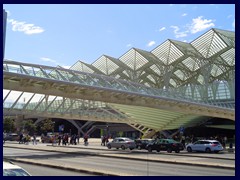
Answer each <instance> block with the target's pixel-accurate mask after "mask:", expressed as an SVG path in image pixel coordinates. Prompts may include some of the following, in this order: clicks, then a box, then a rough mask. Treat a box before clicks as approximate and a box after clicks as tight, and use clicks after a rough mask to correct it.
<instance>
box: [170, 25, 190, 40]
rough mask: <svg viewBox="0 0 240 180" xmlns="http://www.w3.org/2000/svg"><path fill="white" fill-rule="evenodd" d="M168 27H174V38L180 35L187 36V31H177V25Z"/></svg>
mask: <svg viewBox="0 0 240 180" xmlns="http://www.w3.org/2000/svg"><path fill="white" fill-rule="evenodd" d="M170 27H171V28H173V29H174V31H173V32H174V34H175V37H176V38H181V37H186V36H187V32H188V31H182V32H179V30H180V28H179V27H178V26H170Z"/></svg>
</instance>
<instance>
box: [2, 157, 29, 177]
mask: <svg viewBox="0 0 240 180" xmlns="http://www.w3.org/2000/svg"><path fill="white" fill-rule="evenodd" d="M3 176H31V175H30V174H29V173H28V172H27V171H26V170H24V169H23V168H21V167H19V166H17V165H15V164H12V163H9V162H5V161H3Z"/></svg>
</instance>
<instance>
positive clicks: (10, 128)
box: [3, 117, 16, 132]
mask: <svg viewBox="0 0 240 180" xmlns="http://www.w3.org/2000/svg"><path fill="white" fill-rule="evenodd" d="M3 130H4V132H15V131H16V126H15V121H14V119H11V118H9V117H6V118H4V121H3Z"/></svg>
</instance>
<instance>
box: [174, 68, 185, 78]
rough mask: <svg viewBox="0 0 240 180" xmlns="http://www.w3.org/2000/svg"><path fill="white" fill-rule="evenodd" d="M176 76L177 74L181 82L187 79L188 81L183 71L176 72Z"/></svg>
mask: <svg viewBox="0 0 240 180" xmlns="http://www.w3.org/2000/svg"><path fill="white" fill-rule="evenodd" d="M174 74H175V75H176V76H177V77H178V78H180V79H181V80H185V79H186V77H185V74H184V73H183V72H182V71H181V70H177V71H175V72H174Z"/></svg>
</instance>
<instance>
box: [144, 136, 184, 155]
mask: <svg viewBox="0 0 240 180" xmlns="http://www.w3.org/2000/svg"><path fill="white" fill-rule="evenodd" d="M146 149H147V150H148V152H152V151H153V150H156V151H157V152H160V151H167V152H168V153H171V152H172V151H175V152H176V153H179V152H180V151H181V150H183V149H184V147H183V145H182V143H180V142H177V141H175V140H173V139H158V140H155V141H153V142H151V143H149V144H148V145H147V146H146Z"/></svg>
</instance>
